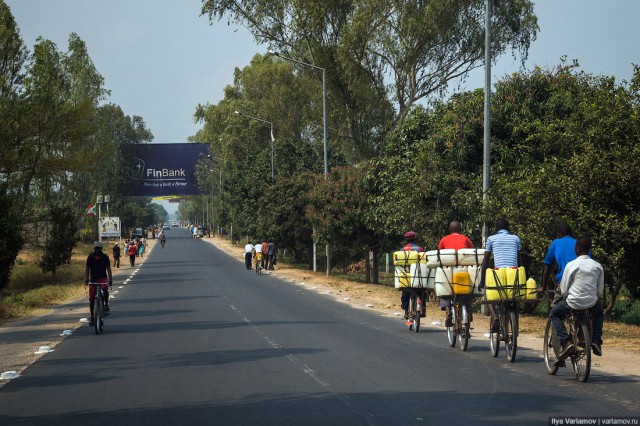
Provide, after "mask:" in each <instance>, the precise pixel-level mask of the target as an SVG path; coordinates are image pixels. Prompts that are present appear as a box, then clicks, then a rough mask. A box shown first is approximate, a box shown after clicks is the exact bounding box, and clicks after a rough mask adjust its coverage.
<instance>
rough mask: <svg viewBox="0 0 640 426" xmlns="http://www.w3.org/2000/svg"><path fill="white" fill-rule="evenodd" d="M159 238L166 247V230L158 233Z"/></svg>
mask: <svg viewBox="0 0 640 426" xmlns="http://www.w3.org/2000/svg"><path fill="white" fill-rule="evenodd" d="M158 238H159V239H160V244H161V245H162V247H164V243H165V242H166V236H165V235H164V230H162V231H160V234H158Z"/></svg>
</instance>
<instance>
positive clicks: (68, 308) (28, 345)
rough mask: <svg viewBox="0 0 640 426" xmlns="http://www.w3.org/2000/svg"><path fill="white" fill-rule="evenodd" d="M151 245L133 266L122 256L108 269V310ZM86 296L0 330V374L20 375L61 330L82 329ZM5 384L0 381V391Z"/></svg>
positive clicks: (54, 342)
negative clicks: (110, 285)
mask: <svg viewBox="0 0 640 426" xmlns="http://www.w3.org/2000/svg"><path fill="white" fill-rule="evenodd" d="M154 245H155V240H147V252H146V253H145V256H144V257H141V258H140V257H138V258H136V266H134V267H131V266H129V258H128V256H123V257H122V258H121V262H120V268H113V267H112V269H111V271H112V274H113V278H114V285H113V289H112V291H111V295H110V298H111V297H114V298H113V299H112V301H111V303H112V306H117V303H118V302H117V299H118V293H116V291H119V289H118V287H122V284H119V283H121V282H122V281H123V280H124V279H126V277H128V276H129V275H131V272H133V271H134V270H136V269H137V268H138V267H139V266H140V265H141V264H143V263H144V262H145V260H146V259H147V255H148V254H149V253H150V252H151V250H152V249H153V247H154ZM87 297H88V296H87V295H86V294H85V295H84V296H83V297H81V298H79V299H77V300H72V301H69V302H67V303H65V304H63V305H59V306H56V307H55V308H53V309H50V310H49V311H47V312H45V313H43V314H42V315H39V316H36V317H30V318H21V319H16V320H10V321H7V322H6V323H4V324H2V325H1V326H0V374H1V373H3V372H6V371H17V372H18V374H20V373H21V372H22V371H23V370H24V369H25V368H27V367H28V366H29V365H31V364H32V363H34V362H35V361H36V360H38V358H40V357H41V356H42V355H43V354H36V353H35V352H37V351H38V349H39V348H40V347H41V346H49V347H50V348H51V349H52V350H55V347H56V346H57V345H58V344H59V343H60V342H61V341H63V340H64V339H65V338H66V337H67V336H66V335H63V334H62V332H63V331H64V330H71V332H72V333H73V332H74V331H75V330H76V329H77V328H79V327H83V326H84V327H86V323H81V322H80V319H81V318H87V317H89V306H88V302H87V300H88V299H87ZM7 382H8V380H0V387H2V386H3V385H4V384H6V383H7Z"/></svg>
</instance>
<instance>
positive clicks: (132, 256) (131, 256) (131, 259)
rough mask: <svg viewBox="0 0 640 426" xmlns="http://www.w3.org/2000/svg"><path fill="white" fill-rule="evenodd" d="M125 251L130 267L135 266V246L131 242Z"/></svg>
mask: <svg viewBox="0 0 640 426" xmlns="http://www.w3.org/2000/svg"><path fill="white" fill-rule="evenodd" d="M127 251H128V253H129V263H131V266H135V264H136V252H137V250H136V244H135V243H134V242H133V241H131V243H130V244H129V247H127Z"/></svg>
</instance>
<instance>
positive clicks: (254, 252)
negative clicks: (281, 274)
mask: <svg viewBox="0 0 640 426" xmlns="http://www.w3.org/2000/svg"><path fill="white" fill-rule="evenodd" d="M244 263H245V267H246V268H247V269H249V270H250V269H253V268H252V265H254V264H255V265H254V266H255V267H256V269H257V268H258V267H260V268H262V269H265V270H268V271H273V270H274V269H275V268H274V265H275V264H276V263H277V260H276V245H275V244H274V242H273V241H267V240H262V243H257V244H255V245H253V244H251V242H247V244H246V245H245V246H244Z"/></svg>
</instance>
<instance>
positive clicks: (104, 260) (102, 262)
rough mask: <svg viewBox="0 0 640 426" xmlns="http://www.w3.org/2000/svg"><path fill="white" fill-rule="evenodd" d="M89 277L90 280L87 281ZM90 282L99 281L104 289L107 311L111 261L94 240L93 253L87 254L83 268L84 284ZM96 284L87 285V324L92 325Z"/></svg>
mask: <svg viewBox="0 0 640 426" xmlns="http://www.w3.org/2000/svg"><path fill="white" fill-rule="evenodd" d="M89 279H91V281H89ZM89 282H92V283H100V284H101V285H100V287H102V288H103V289H104V294H105V299H104V302H105V312H109V311H110V309H109V288H108V287H111V286H112V285H113V277H112V275H111V261H110V260H109V256H107V255H106V254H104V253H103V252H102V243H101V242H100V241H95V242H94V243H93V253H91V254H90V255H89V256H87V264H86V267H85V270H84V283H85V285H87V284H89ZM97 290H98V289H97V286H95V285H92V286H89V310H90V311H91V320H90V321H89V326H93V302H94V300H95V298H96V291H97Z"/></svg>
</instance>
